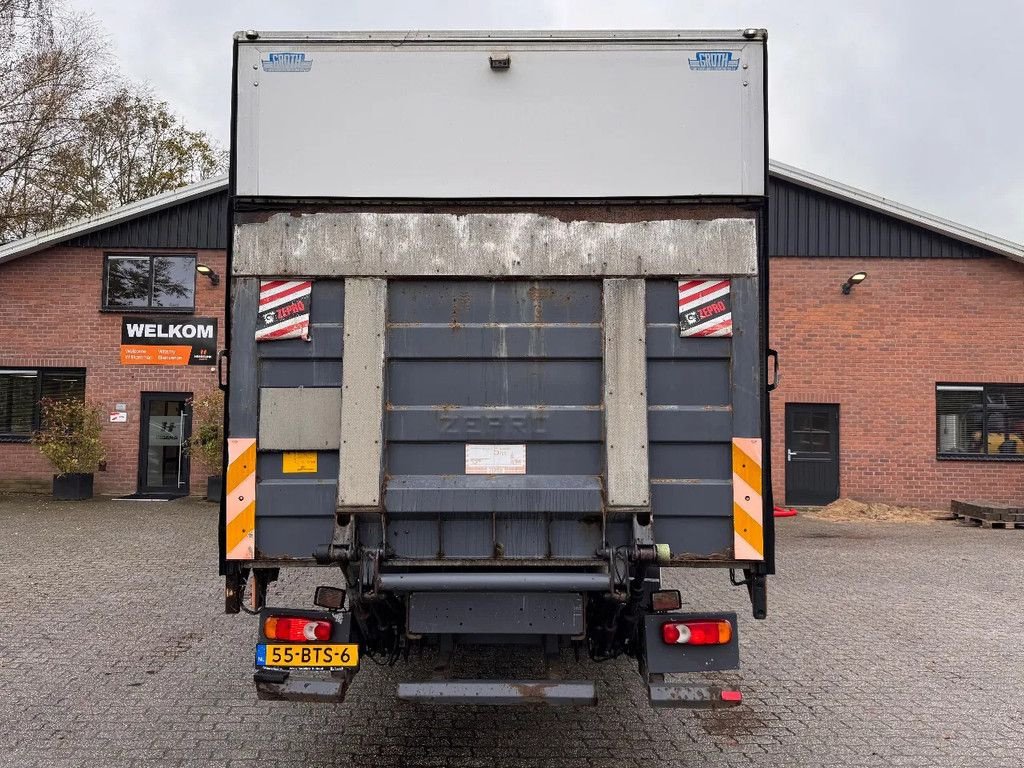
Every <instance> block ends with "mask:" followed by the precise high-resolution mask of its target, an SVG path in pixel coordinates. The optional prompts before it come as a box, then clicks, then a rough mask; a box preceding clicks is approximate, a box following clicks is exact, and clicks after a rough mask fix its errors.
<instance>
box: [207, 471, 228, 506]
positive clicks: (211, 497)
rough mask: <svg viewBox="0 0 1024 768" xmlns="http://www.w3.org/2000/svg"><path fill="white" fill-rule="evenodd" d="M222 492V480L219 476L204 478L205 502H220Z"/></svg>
mask: <svg viewBox="0 0 1024 768" xmlns="http://www.w3.org/2000/svg"><path fill="white" fill-rule="evenodd" d="M223 490H224V478H223V477H221V476H220V475H210V476H209V477H208V478H206V500H207V501H215V502H218V503H219V502H220V494H221V491H223Z"/></svg>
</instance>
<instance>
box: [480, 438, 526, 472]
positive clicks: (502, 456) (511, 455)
mask: <svg viewBox="0 0 1024 768" xmlns="http://www.w3.org/2000/svg"><path fill="white" fill-rule="evenodd" d="M466 474H467V475H525V474H526V446H525V445H470V444H468V443H467V444H466Z"/></svg>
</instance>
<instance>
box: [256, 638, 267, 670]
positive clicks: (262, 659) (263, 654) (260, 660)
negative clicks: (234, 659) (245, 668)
mask: <svg viewBox="0 0 1024 768" xmlns="http://www.w3.org/2000/svg"><path fill="white" fill-rule="evenodd" d="M256 666H257V667H265V666H267V646H266V643H260V644H259V645H257V646H256Z"/></svg>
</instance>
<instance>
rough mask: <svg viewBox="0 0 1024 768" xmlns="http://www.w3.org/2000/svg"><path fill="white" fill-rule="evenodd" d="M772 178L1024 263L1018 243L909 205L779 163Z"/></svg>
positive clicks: (773, 166)
mask: <svg viewBox="0 0 1024 768" xmlns="http://www.w3.org/2000/svg"><path fill="white" fill-rule="evenodd" d="M768 174H769V175H770V176H774V177H776V178H779V179H782V180H784V181H789V182H792V183H793V184H797V185H799V186H801V187H806V188H808V189H811V190H814V191H817V192H821V193H823V194H826V195H831V196H832V197H838V198H840V199H842V200H846V201H848V202H851V203H853V204H855V205H859V206H861V207H862V208H868V209H870V210H873V211H877V212H879V213H883V214H885V215H887V216H892V217H893V218H896V219H900V220H901V221H905V222H907V223H908V224H913V225H915V226H918V227H923V228H924V229H928V230H930V231H932V232H936V233H938V234H941V235H945V236H947V237H951V238H953V239H954V240H959V241H960V242H963V243H968V244H970V245H974V246H977V247H978V248H982V249H984V250H986V251H991V252H992V253H995V254H998V255H1000V256H1005V257H1007V258H1009V259H1013V260H1014V261H1019V262H1021V263H1024V245H1021V244H1020V243H1015V242H1014V241H1012V240H1007V239H1005V238H1002V237H997V236H996V235H991V234H989V233H988V232H982V231H981V230H980V229H973V228H972V227H967V226H964V225H963V224H957V223H956V222H955V221H950V220H949V219H944V218H942V217H941V216H936V215H934V214H931V213H928V212H927V211H922V210H919V209H917V208H912V207H911V206H909V205H903V204H902V203H897V202H895V201H893V200H890V199H888V198H885V197H882V196H881V195H875V194H873V193H871V192H866V191H864V190H862V189H858V188H857V187H851V186H849V185H848V184H843V183H841V182H838V181H834V180H833V179H828V178H826V177H824V176H819V175H817V174H815V173H811V172H810V171H805V170H803V169H802V168H797V167H795V166H792V165H787V164H786V163H782V162H779V161H778V160H769V161H768Z"/></svg>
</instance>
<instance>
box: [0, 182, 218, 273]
mask: <svg viewBox="0 0 1024 768" xmlns="http://www.w3.org/2000/svg"><path fill="white" fill-rule="evenodd" d="M227 188H228V177H227V175H226V174H222V175H220V176H211V177H210V178H208V179H202V180H201V181H196V182H193V183H192V184H188V185H186V186H184V187H179V188H178V189H173V190H171V191H170V192H161V193H160V194H159V195H153V196H152V197H147V198H144V199H142V200H136V201H135V202H132V203H127V204H126V205H120V206H118V207H117V208H111V209H110V210H109V211H103V212H102V213H97V214H95V215H93V216H87V217H85V218H84V219H78V220H77V221H72V222H69V223H67V224H62V225H61V226H59V227H54V228H53V229H47V230H44V231H43V232H37V233H36V234H34V235H29V236H28V237H23V238H21V239H20V240H12V241H11V242H9V243H7V244H6V245H0V264H3V263H4V262H7V261H13V260H14V259H17V258H20V257H21V256H28V255H29V254H32V253H35V252H37V251H41V250H43V249H44V248H49V247H51V246H54V245H59V244H60V243H63V242H65V241H66V240H71V239H72V238H74V237H78V236H80V235H87V234H89V233H90V232H95V231H97V230H100V229H106V228H107V227H110V226H113V225H115V224H120V223H121V222H124V221H130V220H131V219H136V218H138V217H140V216H145V215H147V214H150V213H155V212H157V211H161V210H163V209H165V208H170V207H172V206H175V205H180V204H181V203H184V202H187V201H189V200H194V199H196V198H198V197H205V196H206V195H211V194H214V193H216V192H220V191H221V190H222V189H225V190H226V189H227Z"/></svg>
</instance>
